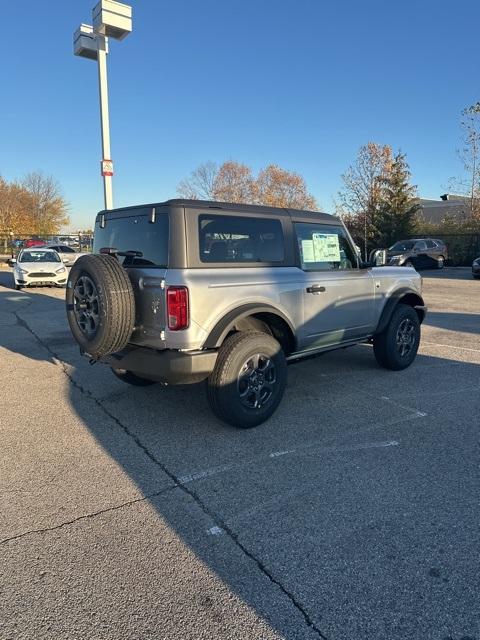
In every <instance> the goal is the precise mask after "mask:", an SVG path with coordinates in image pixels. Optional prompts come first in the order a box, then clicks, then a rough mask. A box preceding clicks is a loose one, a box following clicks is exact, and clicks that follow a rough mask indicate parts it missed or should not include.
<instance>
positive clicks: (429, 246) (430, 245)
mask: <svg viewBox="0 0 480 640" xmlns="http://www.w3.org/2000/svg"><path fill="white" fill-rule="evenodd" d="M425 244H426V245H427V249H435V248H436V247H437V245H436V244H435V242H434V241H433V240H425Z"/></svg>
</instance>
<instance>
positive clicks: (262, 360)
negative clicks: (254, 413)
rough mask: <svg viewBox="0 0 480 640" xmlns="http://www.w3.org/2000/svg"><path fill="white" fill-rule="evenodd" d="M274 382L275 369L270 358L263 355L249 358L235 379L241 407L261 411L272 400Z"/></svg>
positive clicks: (258, 354) (275, 379) (257, 354)
mask: <svg viewBox="0 0 480 640" xmlns="http://www.w3.org/2000/svg"><path fill="white" fill-rule="evenodd" d="M276 382H277V373H276V368H275V365H274V363H273V361H272V360H271V358H270V357H269V356H267V355H265V354H263V353H256V354H255V355H253V356H250V358H249V359H248V360H247V361H246V362H245V363H244V365H243V366H242V368H241V369H240V373H239V374H238V379H237V389H238V393H239V395H240V400H241V402H242V404H243V406H244V407H246V408H248V409H261V408H262V407H263V406H264V405H265V404H266V403H267V402H268V401H269V400H270V399H271V398H272V396H273V392H274V387H275V384H276Z"/></svg>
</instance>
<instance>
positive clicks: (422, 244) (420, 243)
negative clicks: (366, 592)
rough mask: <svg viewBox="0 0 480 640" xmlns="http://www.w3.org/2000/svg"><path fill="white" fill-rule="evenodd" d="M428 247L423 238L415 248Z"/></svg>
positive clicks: (418, 249) (421, 249) (423, 249)
mask: <svg viewBox="0 0 480 640" xmlns="http://www.w3.org/2000/svg"><path fill="white" fill-rule="evenodd" d="M426 248H427V245H426V243H425V242H424V241H423V240H420V242H417V244H416V245H415V249H416V250H417V251H425V249H426Z"/></svg>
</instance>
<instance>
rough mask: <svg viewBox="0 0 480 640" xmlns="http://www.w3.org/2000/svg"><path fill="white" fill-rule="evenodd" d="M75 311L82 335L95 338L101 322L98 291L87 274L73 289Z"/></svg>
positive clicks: (81, 277)
mask: <svg viewBox="0 0 480 640" xmlns="http://www.w3.org/2000/svg"><path fill="white" fill-rule="evenodd" d="M73 311H74V314H75V318H76V320H77V323H78V326H79V327H80V329H81V331H82V333H83V334H84V335H85V336H87V337H88V338H91V337H92V336H94V335H95V333H96V332H97V329H98V325H99V321H100V316H99V300H98V291H97V287H96V286H95V283H94V282H93V280H92V279H91V278H90V277H89V276H87V275H85V274H84V275H82V276H80V278H78V280H77V281H76V283H75V287H74V289H73Z"/></svg>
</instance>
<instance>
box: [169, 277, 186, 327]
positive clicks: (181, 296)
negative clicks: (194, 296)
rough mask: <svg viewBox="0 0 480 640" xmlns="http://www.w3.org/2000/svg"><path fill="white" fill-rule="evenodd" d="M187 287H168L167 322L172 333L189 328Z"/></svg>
mask: <svg viewBox="0 0 480 640" xmlns="http://www.w3.org/2000/svg"><path fill="white" fill-rule="evenodd" d="M188 315H189V314H188V289H187V287H167V321H168V328H169V329H170V331H180V329H186V328H187V327H188V322H189V317H188Z"/></svg>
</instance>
